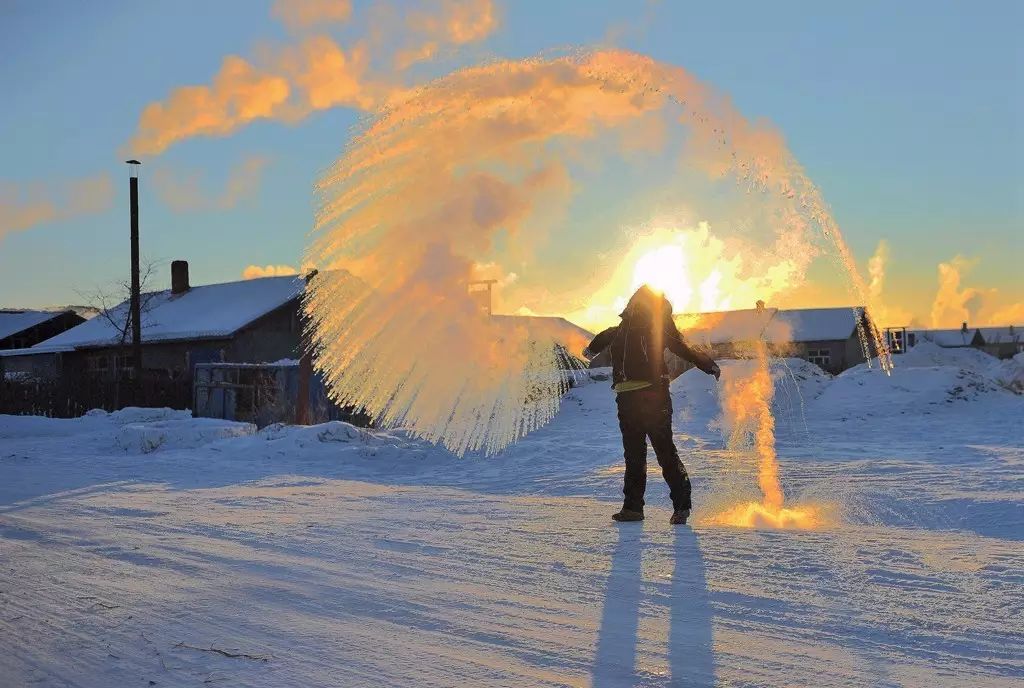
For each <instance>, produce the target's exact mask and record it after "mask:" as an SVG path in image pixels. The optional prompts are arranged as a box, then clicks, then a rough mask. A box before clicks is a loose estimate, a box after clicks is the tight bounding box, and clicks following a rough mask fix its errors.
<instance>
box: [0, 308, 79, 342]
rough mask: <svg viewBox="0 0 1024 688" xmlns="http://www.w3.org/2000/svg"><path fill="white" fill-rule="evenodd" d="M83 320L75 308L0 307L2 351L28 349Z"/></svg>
mask: <svg viewBox="0 0 1024 688" xmlns="http://www.w3.org/2000/svg"><path fill="white" fill-rule="evenodd" d="M83 322H85V318H83V317H82V316H80V315H78V313H76V312H75V311H73V310H65V311H27V310H13V309H0V351H9V350H11V349H27V348H28V347H30V346H35V345H36V344H38V343H39V342H42V341H44V340H47V339H49V338H51V337H55V336H57V335H58V334H60V333H61V332H63V331H65V330H69V329H71V328H72V327H74V326H76V325H78V324H80V323H83Z"/></svg>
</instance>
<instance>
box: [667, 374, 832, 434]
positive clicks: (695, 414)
mask: <svg viewBox="0 0 1024 688" xmlns="http://www.w3.org/2000/svg"><path fill="white" fill-rule="evenodd" d="M718 365H719V366H720V367H721V369H722V380H728V379H729V378H730V377H737V376H746V375H750V374H751V373H752V372H753V369H754V366H756V365H757V364H756V362H755V361H751V360H727V359H723V360H719V361H718ZM771 375H772V381H773V382H774V383H775V396H774V398H773V400H772V410H773V412H774V413H775V415H776V417H777V418H782V419H784V418H788V417H790V416H793V415H794V414H800V413H802V411H801V409H802V408H803V405H804V404H805V403H806V402H807V401H809V400H811V399H814V398H816V397H817V396H819V395H820V394H821V392H822V390H823V389H825V388H826V387H827V386H828V385H829V384H830V383H831V382H832V376H831V375H829V374H828V373H826V372H825V371H823V370H822V369H821V368H819V367H818V366H816V365H814V364H813V363H809V362H807V361H805V360H803V359H800V358H783V359H775V360H773V361H772V363H771ZM719 384H720V383H718V382H716V381H715V378H714V377H712V376H711V375H707V374H705V373H703V372H701V371H700V370H697V369H696V368H693V369H691V370H688V371H686V372H685V373H683V374H682V375H680V376H679V377H678V378H676V379H675V380H674V381H673V382H672V385H671V387H670V389H671V393H672V405H673V408H674V409H675V411H676V413H677V415H678V417H679V418H680V419H681V420H682V421H683V422H689V423H694V424H697V425H703V426H707V425H709V424H712V423H713V421H715V419H717V418H718V417H719V416H721V413H722V407H721V402H720V398H719V389H718V388H719Z"/></svg>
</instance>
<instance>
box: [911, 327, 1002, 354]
mask: <svg viewBox="0 0 1024 688" xmlns="http://www.w3.org/2000/svg"><path fill="white" fill-rule="evenodd" d="M907 339H908V345H909V346H911V347H912V346H916V345H917V344H918V343H920V342H931V343H932V344H935V345H937V346H941V347H942V348H944V349H962V348H966V347H969V346H971V347H974V348H976V349H981V348H982V347H984V345H985V338H984V337H983V336H982V335H981V332H980V331H978V329H977V328H968V327H967V323H964V324H963V325H961V326H960V328H959V329H952V328H951V329H945V330H913V331H912V332H910V333H908V336H907Z"/></svg>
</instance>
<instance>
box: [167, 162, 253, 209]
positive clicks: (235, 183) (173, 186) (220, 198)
mask: <svg viewBox="0 0 1024 688" xmlns="http://www.w3.org/2000/svg"><path fill="white" fill-rule="evenodd" d="M268 162H269V160H267V158H264V157H261V156H249V157H247V158H245V159H243V160H242V161H241V162H239V163H238V164H237V165H235V166H234V167H232V169H231V171H230V172H229V173H228V178H227V181H226V182H225V183H224V189H223V191H221V193H220V194H218V195H216V196H211V195H209V194H208V193H206V192H205V191H204V189H205V188H206V187H207V186H208V185H207V184H205V183H204V181H203V175H202V173H200V172H196V171H188V172H180V173H174V172H172V171H171V170H170V169H168V168H158V169H157V170H156V171H155V172H154V173H153V186H154V189H155V190H156V194H157V196H158V197H159V198H160V200H162V201H163V202H164V203H166V204H167V205H168V206H169V207H170V208H171V209H172V210H175V211H178V212H189V211H199V210H228V209H230V208H234V207H235V206H236V205H238V204H239V203H240V202H241V201H243V200H245V199H248V198H252V197H253V196H255V195H256V194H257V192H258V191H259V187H260V181H261V180H262V177H263V170H264V169H265V168H266V166H267V163H268Z"/></svg>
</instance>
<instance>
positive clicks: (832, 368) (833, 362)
mask: <svg viewBox="0 0 1024 688" xmlns="http://www.w3.org/2000/svg"><path fill="white" fill-rule="evenodd" d="M849 344H850V340H849V339H839V340H818V341H810V342H793V343H792V344H791V345H790V347H789V355H790V356H792V357H794V358H802V359H804V360H808V361H812V362H813V363H817V364H818V365H819V366H820V367H821V369H822V370H824V371H825V372H827V373H831V374H833V375H835V374H837V373H841V372H843V371H844V370H846V369H847V368H849V367H850V366H851V365H856V363H850V362H849V361H850V359H851V358H853V357H854V354H852V353H851V351H850V348H849ZM857 348H858V350H859V348H860V344H859V343H858V344H857ZM823 351H826V352H828V363H827V364H824V363H821V362H820V360H816V359H818V358H819V357H820V352H823ZM813 352H819V354H818V356H813V355H812V353H813ZM863 358H864V357H863V355H861V356H860V359H861V360H863ZM858 362H859V361H858Z"/></svg>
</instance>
